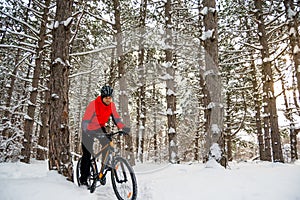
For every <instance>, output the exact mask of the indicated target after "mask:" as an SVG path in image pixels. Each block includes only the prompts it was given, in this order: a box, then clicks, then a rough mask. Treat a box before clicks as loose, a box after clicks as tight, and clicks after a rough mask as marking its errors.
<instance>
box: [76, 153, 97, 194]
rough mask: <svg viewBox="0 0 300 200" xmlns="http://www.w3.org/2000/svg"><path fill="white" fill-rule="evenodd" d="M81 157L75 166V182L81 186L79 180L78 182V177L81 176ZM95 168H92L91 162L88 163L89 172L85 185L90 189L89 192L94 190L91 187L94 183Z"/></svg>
mask: <svg viewBox="0 0 300 200" xmlns="http://www.w3.org/2000/svg"><path fill="white" fill-rule="evenodd" d="M81 160H82V159H81V158H80V159H79V160H78V162H77V166H76V177H77V184H78V186H81V185H82V184H81V182H80V177H81V170H80V167H81ZM96 173H97V172H96V170H95V169H94V167H93V165H92V163H91V164H90V174H89V176H88V177H87V187H88V189H90V190H91V189H92V190H91V192H94V190H95V188H93V186H95V185H96V181H97V180H96V178H95V175H96Z"/></svg>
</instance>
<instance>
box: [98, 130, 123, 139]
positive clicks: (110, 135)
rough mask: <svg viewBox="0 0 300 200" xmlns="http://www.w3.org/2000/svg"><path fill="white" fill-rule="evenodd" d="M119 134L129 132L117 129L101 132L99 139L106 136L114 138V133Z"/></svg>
mask: <svg viewBox="0 0 300 200" xmlns="http://www.w3.org/2000/svg"><path fill="white" fill-rule="evenodd" d="M117 134H119V135H127V134H128V133H126V132H124V131H121V130H119V131H116V132H111V133H103V134H100V135H99V136H98V138H99V139H101V138H104V137H107V138H112V137H113V136H114V135H117Z"/></svg>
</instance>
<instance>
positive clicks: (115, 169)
mask: <svg viewBox="0 0 300 200" xmlns="http://www.w3.org/2000/svg"><path fill="white" fill-rule="evenodd" d="M111 180H112V186H113V189H114V192H115V194H116V196H117V198H118V200H135V199H136V197H137V181H136V177H135V174H134V171H133V169H132V167H131V166H130V164H129V163H128V162H127V160H125V159H124V158H121V157H119V156H118V157H115V158H114V161H113V163H112V171H111Z"/></svg>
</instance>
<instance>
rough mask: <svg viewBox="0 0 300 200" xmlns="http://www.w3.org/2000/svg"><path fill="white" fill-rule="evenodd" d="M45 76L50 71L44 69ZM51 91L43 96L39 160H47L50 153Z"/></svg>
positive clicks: (47, 85) (47, 81)
mask: <svg viewBox="0 0 300 200" xmlns="http://www.w3.org/2000/svg"><path fill="white" fill-rule="evenodd" d="M44 71H45V74H46V75H45V76H44V77H47V75H48V74H49V72H48V70H46V69H44ZM45 85H46V88H49V86H50V84H49V80H48V79H46V80H45ZM49 109H50V91H49V89H46V90H45V91H44V95H43V103H42V108H41V113H40V114H41V122H42V126H41V129H40V134H39V139H38V146H39V147H38V149H37V157H36V158H37V160H46V159H47V153H48V142H49V112H50V110H49Z"/></svg>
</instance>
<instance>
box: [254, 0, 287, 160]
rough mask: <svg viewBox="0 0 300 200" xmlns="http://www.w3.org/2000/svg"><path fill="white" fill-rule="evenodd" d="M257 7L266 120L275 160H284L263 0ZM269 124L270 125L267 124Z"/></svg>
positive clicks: (258, 2)
mask: <svg viewBox="0 0 300 200" xmlns="http://www.w3.org/2000/svg"><path fill="white" fill-rule="evenodd" d="M254 4H255V8H256V13H255V16H256V19H257V22H258V31H259V41H260V44H261V46H262V49H261V55H262V60H263V63H262V76H263V77H262V80H263V92H264V95H263V101H264V103H265V116H264V118H265V120H266V119H268V122H269V123H268V122H267V120H266V124H265V126H266V127H269V128H270V129H271V142H272V155H273V161H274V162H283V154H282V149H281V138H280V133H279V127H278V115H277V108H276V98H275V96H274V80H273V72H272V67H271V61H270V53H269V47H268V42H267V41H268V38H267V35H266V28H265V24H264V16H263V9H262V0H255V1H254ZM267 125H268V126H267ZM265 130H266V129H265Z"/></svg>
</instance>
